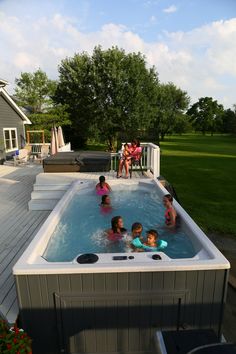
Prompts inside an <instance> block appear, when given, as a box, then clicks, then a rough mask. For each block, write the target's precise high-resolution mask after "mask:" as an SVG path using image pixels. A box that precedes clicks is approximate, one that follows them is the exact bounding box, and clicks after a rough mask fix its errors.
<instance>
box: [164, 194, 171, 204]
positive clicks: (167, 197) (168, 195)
mask: <svg viewBox="0 0 236 354" xmlns="http://www.w3.org/2000/svg"><path fill="white" fill-rule="evenodd" d="M163 198H166V199H168V200H169V202H171V203H172V202H173V197H172V195H170V194H165V195H164V197H163Z"/></svg>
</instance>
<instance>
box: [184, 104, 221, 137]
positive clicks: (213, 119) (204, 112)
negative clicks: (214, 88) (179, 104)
mask: <svg viewBox="0 0 236 354" xmlns="http://www.w3.org/2000/svg"><path fill="white" fill-rule="evenodd" d="M223 112H224V108H223V106H222V105H221V104H218V102H217V101H213V99H212V97H202V98H200V99H199V100H198V102H196V103H194V104H193V105H192V106H191V108H190V109H189V110H188V112H187V114H188V115H189V117H190V121H191V122H192V124H193V127H194V128H195V129H196V130H198V131H201V132H202V133H203V134H205V133H206V132H210V133H212V134H213V133H214V132H215V131H217V130H219V127H220V125H221V120H222V116H223Z"/></svg>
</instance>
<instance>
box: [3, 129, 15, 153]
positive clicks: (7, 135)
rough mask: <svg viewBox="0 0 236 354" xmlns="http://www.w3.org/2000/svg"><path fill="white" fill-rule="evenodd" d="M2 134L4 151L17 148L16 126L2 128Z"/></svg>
mask: <svg viewBox="0 0 236 354" xmlns="http://www.w3.org/2000/svg"><path fill="white" fill-rule="evenodd" d="M3 134H4V142H5V147H6V151H11V150H16V149H18V141H17V134H16V128H4V129H3Z"/></svg>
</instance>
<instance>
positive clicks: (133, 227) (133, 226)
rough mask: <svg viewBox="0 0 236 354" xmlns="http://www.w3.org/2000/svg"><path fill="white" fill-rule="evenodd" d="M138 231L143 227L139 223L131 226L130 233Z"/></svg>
mask: <svg viewBox="0 0 236 354" xmlns="http://www.w3.org/2000/svg"><path fill="white" fill-rule="evenodd" d="M138 229H143V225H142V224H140V222H134V223H133V225H132V226H131V231H134V230H138Z"/></svg>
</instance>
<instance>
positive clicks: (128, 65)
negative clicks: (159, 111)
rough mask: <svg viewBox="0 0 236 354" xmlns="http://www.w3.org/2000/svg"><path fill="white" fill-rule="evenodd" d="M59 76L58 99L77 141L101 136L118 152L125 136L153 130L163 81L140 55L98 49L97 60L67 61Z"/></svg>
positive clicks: (83, 56) (85, 56) (94, 57)
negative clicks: (120, 139)
mask: <svg viewBox="0 0 236 354" xmlns="http://www.w3.org/2000/svg"><path fill="white" fill-rule="evenodd" d="M59 74H60V76H59V83H58V87H57V91H56V95H55V100H56V102H60V103H62V104H67V106H68V112H69V114H70V117H71V120H72V122H73V130H72V132H74V136H75V137H76V136H78V137H80V139H81V138H84V139H86V138H87V137H88V136H91V134H92V133H93V132H96V133H97V134H98V135H99V136H100V137H102V139H103V140H104V141H107V143H108V146H109V149H110V150H112V149H114V142H115V141H116V139H117V138H118V136H119V135H120V136H122V137H128V136H129V137H130V136H131V135H132V134H133V135H134V134H136V135H137V132H138V130H139V129H141V128H146V127H148V125H149V122H150V120H151V118H152V117H153V115H154V111H155V97H156V89H157V85H158V78H157V73H156V71H155V70H154V68H151V69H148V68H147V67H146V62H145V58H144V57H143V56H142V55H141V54H140V53H130V54H126V53H125V51H124V50H122V49H118V48H117V47H113V48H111V49H108V50H102V49H101V47H95V49H94V51H93V54H92V55H91V56H89V55H88V54H87V53H82V54H76V55H75V56H74V57H73V58H67V59H65V60H63V61H62V62H61V65H60V67H59Z"/></svg>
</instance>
